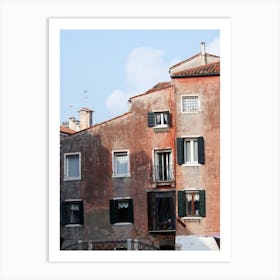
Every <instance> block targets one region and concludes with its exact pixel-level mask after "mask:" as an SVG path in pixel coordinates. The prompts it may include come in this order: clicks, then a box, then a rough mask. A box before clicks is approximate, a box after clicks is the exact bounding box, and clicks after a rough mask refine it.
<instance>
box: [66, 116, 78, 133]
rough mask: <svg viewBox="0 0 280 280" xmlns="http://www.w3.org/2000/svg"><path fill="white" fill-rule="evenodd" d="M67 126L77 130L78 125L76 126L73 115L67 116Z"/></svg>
mask: <svg viewBox="0 0 280 280" xmlns="http://www.w3.org/2000/svg"><path fill="white" fill-rule="evenodd" d="M68 126H69V128H71V129H73V130H75V131H78V130H79V127H77V120H76V119H75V117H70V118H69V125H68Z"/></svg>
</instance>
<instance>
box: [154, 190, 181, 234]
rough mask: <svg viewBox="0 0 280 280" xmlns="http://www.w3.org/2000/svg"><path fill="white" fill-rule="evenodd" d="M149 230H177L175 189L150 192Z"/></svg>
mask: <svg viewBox="0 0 280 280" xmlns="http://www.w3.org/2000/svg"><path fill="white" fill-rule="evenodd" d="M148 228H149V231H154V232H157V231H175V229H176V228H175V191H158V192H148Z"/></svg>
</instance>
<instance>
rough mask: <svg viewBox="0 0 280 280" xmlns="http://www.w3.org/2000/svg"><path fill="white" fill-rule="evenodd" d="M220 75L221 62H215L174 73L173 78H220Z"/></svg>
mask: <svg viewBox="0 0 280 280" xmlns="http://www.w3.org/2000/svg"><path fill="white" fill-rule="evenodd" d="M219 75H220V62H219V61H217V62H213V63H209V64H205V65H201V66H198V67H194V68H190V69H186V70H182V71H178V72H174V73H173V74H172V75H171V78H183V77H202V76H219Z"/></svg>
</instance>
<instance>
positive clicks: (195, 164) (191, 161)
mask: <svg viewBox="0 0 280 280" xmlns="http://www.w3.org/2000/svg"><path fill="white" fill-rule="evenodd" d="M194 141H198V137H187V138H185V139H184V163H183V165H185V166H199V165H201V164H200V163H198V144H197V160H196V161H195V160H194ZM186 142H190V156H191V160H190V161H187V159H186V150H187V147H186Z"/></svg>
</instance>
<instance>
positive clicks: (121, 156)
mask: <svg viewBox="0 0 280 280" xmlns="http://www.w3.org/2000/svg"><path fill="white" fill-rule="evenodd" d="M128 176H130V174H129V158H128V151H113V177H128Z"/></svg>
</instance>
